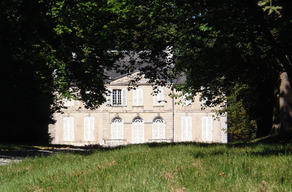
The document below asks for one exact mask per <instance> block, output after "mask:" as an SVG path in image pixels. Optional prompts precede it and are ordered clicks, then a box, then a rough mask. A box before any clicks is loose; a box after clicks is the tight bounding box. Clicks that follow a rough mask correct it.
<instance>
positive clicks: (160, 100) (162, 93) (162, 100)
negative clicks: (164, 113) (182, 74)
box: [158, 88, 164, 105]
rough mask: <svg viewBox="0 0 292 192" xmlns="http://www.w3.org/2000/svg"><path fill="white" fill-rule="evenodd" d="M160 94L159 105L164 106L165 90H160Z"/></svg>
mask: <svg viewBox="0 0 292 192" xmlns="http://www.w3.org/2000/svg"><path fill="white" fill-rule="evenodd" d="M159 91H160V92H159V94H158V103H159V105H163V102H164V90H163V88H160V89H159Z"/></svg>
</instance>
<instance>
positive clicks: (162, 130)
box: [158, 123, 165, 139]
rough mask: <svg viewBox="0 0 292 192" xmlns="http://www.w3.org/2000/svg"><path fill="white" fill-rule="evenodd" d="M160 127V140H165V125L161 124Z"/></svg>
mask: <svg viewBox="0 0 292 192" xmlns="http://www.w3.org/2000/svg"><path fill="white" fill-rule="evenodd" d="M158 126H159V129H158V135H159V139H165V124H164V123H159V124H158Z"/></svg>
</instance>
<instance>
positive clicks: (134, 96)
mask: <svg viewBox="0 0 292 192" xmlns="http://www.w3.org/2000/svg"><path fill="white" fill-rule="evenodd" d="M137 105H138V90H137V89H133V106H137Z"/></svg>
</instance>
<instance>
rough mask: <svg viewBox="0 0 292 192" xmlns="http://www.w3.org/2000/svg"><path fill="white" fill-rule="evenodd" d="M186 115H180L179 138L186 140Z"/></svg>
mask: <svg viewBox="0 0 292 192" xmlns="http://www.w3.org/2000/svg"><path fill="white" fill-rule="evenodd" d="M186 134H187V133H186V117H181V140H182V141H186V140H187V138H186Z"/></svg>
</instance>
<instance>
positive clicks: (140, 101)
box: [137, 89, 143, 106]
mask: <svg viewBox="0 0 292 192" xmlns="http://www.w3.org/2000/svg"><path fill="white" fill-rule="evenodd" d="M137 100H138V105H140V106H143V89H138V94H137Z"/></svg>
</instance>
